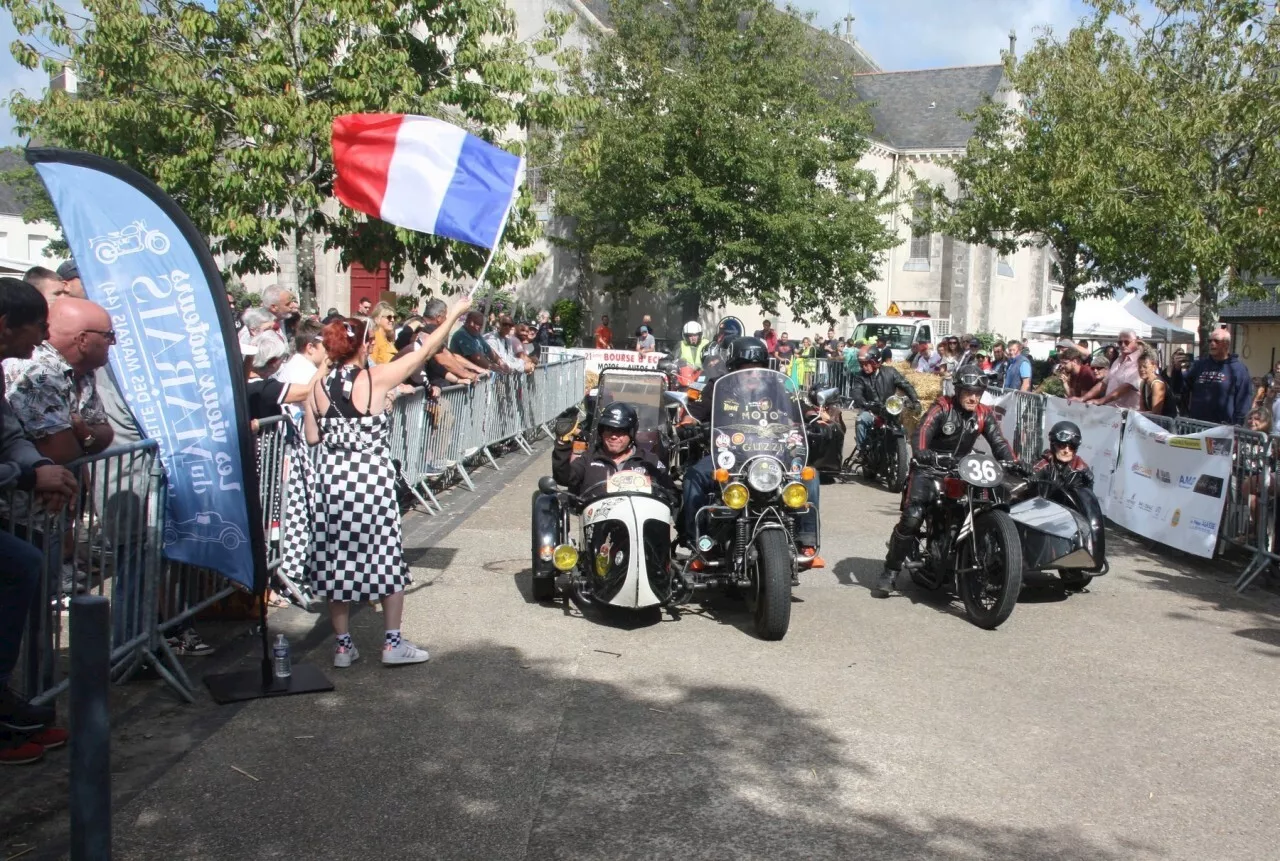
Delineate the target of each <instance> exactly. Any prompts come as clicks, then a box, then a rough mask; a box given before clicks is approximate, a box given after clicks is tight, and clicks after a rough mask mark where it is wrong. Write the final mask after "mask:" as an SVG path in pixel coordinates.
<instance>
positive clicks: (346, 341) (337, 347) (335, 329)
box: [321, 317, 365, 365]
mask: <svg viewBox="0 0 1280 861" xmlns="http://www.w3.org/2000/svg"><path fill="white" fill-rule="evenodd" d="M364 329H365V323H364V321H363V320H358V319H356V318H355V317H339V318H338V319H337V320H334V321H333V322H332V323H330V324H329V325H327V326H325V327H324V331H323V332H322V333H321V334H322V335H323V337H324V351H325V352H326V353H328V354H329V362H330V363H332V364H334V365H345V364H346V363H347V362H350V361H351V360H352V359H354V358H355V357H356V354H357V353H359V352H360V347H361V346H363V344H362V342H361V338H363V337H364Z"/></svg>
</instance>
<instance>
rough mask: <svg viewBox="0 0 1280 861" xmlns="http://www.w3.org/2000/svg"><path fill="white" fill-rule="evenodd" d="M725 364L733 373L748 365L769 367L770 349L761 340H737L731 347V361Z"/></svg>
mask: <svg viewBox="0 0 1280 861" xmlns="http://www.w3.org/2000/svg"><path fill="white" fill-rule="evenodd" d="M725 364H726V365H727V366H728V368H729V370H731V371H736V370H738V369H739V368H744V367H746V366H748V365H754V366H756V367H760V368H764V367H768V365H769V348H768V347H766V346H765V344H764V341H762V340H760V339H759V338H736V339H734V342H733V343H732V344H730V345H729V359H728V361H726V362H725Z"/></svg>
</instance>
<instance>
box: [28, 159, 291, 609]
mask: <svg viewBox="0 0 1280 861" xmlns="http://www.w3.org/2000/svg"><path fill="white" fill-rule="evenodd" d="M27 161H29V162H30V163H31V164H32V165H33V166H34V167H35V169H36V171H38V172H39V174H40V178H41V180H43V181H44V184H45V187H46V188H48V189H49V195H50V197H52V198H53V205H54V208H55V209H57V211H58V218H59V219H60V220H61V222H62V234H63V236H64V237H65V239H66V242H67V244H68V245H69V246H70V247H71V253H72V254H73V255H74V256H75V261H76V265H77V267H78V268H79V270H80V277H81V279H82V280H83V281H84V287H85V292H86V294H87V295H88V297H89V298H90V299H92V300H93V301H94V302H97V303H98V304H99V305H101V306H102V307H104V308H106V309H107V312H108V313H109V314H110V315H111V326H112V328H113V329H114V330H115V334H116V343H115V346H114V347H112V348H111V351H110V356H111V369H112V370H113V371H114V372H115V377H116V379H117V380H118V381H119V382H120V387H121V389H122V390H123V392H122V393H123V395H124V398H125V401H126V403H128V405H129V409H130V411H131V412H132V413H133V417H134V419H135V420H137V422H138V426H139V427H140V428H141V429H142V434H143V436H145V437H147V438H148V439H154V440H156V441H157V443H158V444H159V446H160V458H161V461H162V463H163V464H164V470H165V476H166V479H167V486H168V497H167V506H166V519H165V527H164V555H165V557H167V558H168V559H171V560H174V561H177V562H188V563H190V564H192V565H198V566H200V567H203V568H209V569H211V570H214V571H218V572H220V573H221V574H224V575H225V576H227V577H228V578H230V579H232V580H234V581H236V582H237V583H241V584H243V585H245V586H248V587H249V588H251V589H253V590H254V591H256V592H261V591H262V590H263V589H264V588H265V586H266V579H265V571H266V567H265V559H266V552H265V544H264V542H263V534H262V518H261V514H260V508H259V505H258V476H257V471H256V465H255V459H254V455H253V451H254V449H253V440H252V438H251V436H250V432H249V415H248V409H247V406H246V404H247V402H246V399H245V379H244V370H243V369H244V364H243V360H242V358H241V356H240V349H239V344H238V341H237V339H236V333H235V326H234V325H233V323H232V320H231V311H230V308H228V306H227V300H226V291H225V288H224V286H223V283H222V276H221V275H220V274H219V272H218V267H217V265H216V264H215V263H214V261H213V257H212V256H211V255H210V253H209V248H208V246H207V245H206V243H205V240H204V237H202V236H201V235H200V232H199V231H198V230H197V229H196V227H195V225H194V224H192V223H191V219H189V218H188V217H187V215H186V213H184V212H183V211H182V210H181V209H180V208H179V207H178V205H177V204H176V203H174V202H173V200H172V199H171V198H170V197H169V196H168V195H167V194H165V193H164V192H163V191H162V190H161V189H160V187H159V186H157V185H156V184H155V183H153V182H152V181H151V180H149V179H147V178H146V177H144V176H142V175H141V174H139V173H138V172H136V171H134V170H133V169H131V168H128V167H125V166H124V165H122V164H119V163H118V162H114V161H111V160H110V159H105V158H102V157H100V156H95V155H90V154H88V153H81V152H70V151H67V150H57V149H29V150H27ZM260 578H261V579H260Z"/></svg>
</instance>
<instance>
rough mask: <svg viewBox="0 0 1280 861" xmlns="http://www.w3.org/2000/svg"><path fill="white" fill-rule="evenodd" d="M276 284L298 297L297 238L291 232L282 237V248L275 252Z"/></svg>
mask: <svg viewBox="0 0 1280 861" xmlns="http://www.w3.org/2000/svg"><path fill="white" fill-rule="evenodd" d="M276 269H277V270H279V275H278V276H277V278H276V283H277V284H279V285H280V286H281V287H283V288H284V289H286V290H288V291H289V292H290V293H292V294H293V295H294V297H295V298H297V297H298V237H297V235H296V234H294V233H293V232H291V231H286V232H285V235H284V247H282V248H279V249H277V250H276Z"/></svg>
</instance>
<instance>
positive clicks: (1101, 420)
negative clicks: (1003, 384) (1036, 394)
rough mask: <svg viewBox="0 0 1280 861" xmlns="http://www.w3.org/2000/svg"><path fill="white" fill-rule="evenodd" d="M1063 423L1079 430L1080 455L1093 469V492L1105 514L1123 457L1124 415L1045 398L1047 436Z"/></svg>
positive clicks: (1103, 408) (1106, 408)
mask: <svg viewBox="0 0 1280 861" xmlns="http://www.w3.org/2000/svg"><path fill="white" fill-rule="evenodd" d="M1061 421H1069V422H1075V423H1076V425H1077V426H1078V427H1079V428H1080V434H1081V436H1082V437H1083V440H1082V441H1081V443H1080V450H1079V451H1078V452H1077V454H1079V455H1080V457H1081V458H1082V459H1083V460H1084V462H1085V463H1087V464H1089V466H1090V467H1091V468H1092V469H1093V492H1094V495H1096V496H1097V497H1098V502H1099V504H1101V505H1102V511H1103V513H1104V514H1105V513H1106V512H1107V500H1108V498H1109V497H1108V494H1109V493H1110V491H1111V477H1112V474H1113V473H1114V472H1115V465H1116V458H1117V457H1118V456H1119V454H1120V434H1121V432H1122V431H1123V429H1124V413H1122V412H1121V411H1120V410H1118V409H1116V408H1115V407H1098V406H1086V405H1085V404H1078V403H1071V402H1070V401H1066V400H1063V399H1062V398H1045V406H1044V430H1045V434H1046V435H1047V434H1048V433H1049V429H1050V428H1052V427H1053V426H1054V425H1055V424H1057V423H1058V422H1061Z"/></svg>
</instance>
